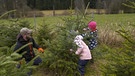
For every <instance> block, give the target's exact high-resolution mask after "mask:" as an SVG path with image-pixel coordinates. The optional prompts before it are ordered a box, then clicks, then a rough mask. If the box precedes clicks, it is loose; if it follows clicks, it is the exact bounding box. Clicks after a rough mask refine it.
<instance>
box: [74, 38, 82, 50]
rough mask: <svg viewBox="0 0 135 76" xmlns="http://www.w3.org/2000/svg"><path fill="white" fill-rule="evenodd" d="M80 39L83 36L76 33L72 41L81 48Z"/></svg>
mask: <svg viewBox="0 0 135 76" xmlns="http://www.w3.org/2000/svg"><path fill="white" fill-rule="evenodd" d="M82 39H83V37H82V36H81V35H77V36H76V37H75V39H74V43H75V44H76V45H77V46H79V47H80V48H83V45H82V44H81V41H82Z"/></svg>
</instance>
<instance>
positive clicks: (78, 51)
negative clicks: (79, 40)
mask: <svg viewBox="0 0 135 76" xmlns="http://www.w3.org/2000/svg"><path fill="white" fill-rule="evenodd" d="M82 49H83V48H77V51H76V52H75V54H77V55H79V54H80V53H81V52H82Z"/></svg>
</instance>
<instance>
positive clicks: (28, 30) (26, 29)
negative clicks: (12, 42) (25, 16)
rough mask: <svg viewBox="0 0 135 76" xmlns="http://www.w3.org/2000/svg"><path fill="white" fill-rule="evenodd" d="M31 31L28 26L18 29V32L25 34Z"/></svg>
mask: <svg viewBox="0 0 135 76" xmlns="http://www.w3.org/2000/svg"><path fill="white" fill-rule="evenodd" d="M31 33H32V30H30V29H28V28H26V27H25V28H22V29H21V30H20V34H21V35H26V34H31Z"/></svg>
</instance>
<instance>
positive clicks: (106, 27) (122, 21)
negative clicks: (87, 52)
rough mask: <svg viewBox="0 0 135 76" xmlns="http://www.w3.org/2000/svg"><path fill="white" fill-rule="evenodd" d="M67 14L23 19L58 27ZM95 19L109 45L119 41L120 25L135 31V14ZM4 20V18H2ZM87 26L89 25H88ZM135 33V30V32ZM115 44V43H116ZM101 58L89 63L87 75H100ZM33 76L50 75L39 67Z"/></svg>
mask: <svg viewBox="0 0 135 76" xmlns="http://www.w3.org/2000/svg"><path fill="white" fill-rule="evenodd" d="M63 17H67V16H54V17H53V16H45V17H36V18H35V19H34V17H33V18H23V20H28V21H29V22H30V25H31V26H35V25H36V26H40V25H42V24H49V25H50V26H53V27H56V26H55V25H56V24H59V23H63V21H62V20H61V18H63ZM89 20H91V15H88V16H87V20H86V23H88V22H89ZM94 20H95V21H96V22H97V28H98V30H99V32H98V33H99V34H98V35H99V40H100V42H102V43H105V42H106V44H107V45H109V44H111V43H118V41H119V40H121V39H119V38H120V37H119V36H118V35H117V33H116V32H115V31H116V30H118V29H119V26H118V25H122V26H124V27H125V28H126V29H129V30H131V31H132V32H133V31H134V28H132V27H131V26H130V25H131V24H132V25H135V21H134V20H135V14H108V15H106V14H100V15H98V14H94ZM0 22H3V20H0ZM86 26H87V25H86ZM133 33H134V32H133ZM114 45H115V44H114ZM100 49H101V48H100V47H98V48H97V49H95V50H94V51H93V52H96V51H99V50H100ZM100 61H101V60H100V59H99V60H96V61H95V63H94V64H88V65H87V67H86V76H100V70H99V67H98V65H99V62H100ZM33 76H49V75H47V73H46V71H44V70H43V69H38V70H36V71H35V73H34V75H33Z"/></svg>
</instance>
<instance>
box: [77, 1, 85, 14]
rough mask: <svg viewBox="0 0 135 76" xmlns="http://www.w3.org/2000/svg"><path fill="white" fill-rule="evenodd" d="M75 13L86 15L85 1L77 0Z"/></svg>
mask: <svg viewBox="0 0 135 76" xmlns="http://www.w3.org/2000/svg"><path fill="white" fill-rule="evenodd" d="M75 12H76V14H84V13H85V3H84V0H75Z"/></svg>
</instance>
